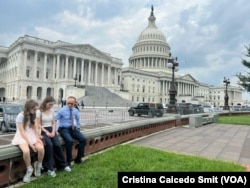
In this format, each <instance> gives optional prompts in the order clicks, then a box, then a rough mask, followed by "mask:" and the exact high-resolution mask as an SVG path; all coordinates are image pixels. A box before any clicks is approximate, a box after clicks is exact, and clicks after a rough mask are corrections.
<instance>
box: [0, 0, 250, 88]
mask: <svg viewBox="0 0 250 188" xmlns="http://www.w3.org/2000/svg"><path fill="white" fill-rule="evenodd" d="M7 2H8V3H7ZM12 3H13V2H12V1H6V2H5V1H0V11H1V14H2V16H1V17H0V22H1V23H4V24H3V25H4V27H1V28H0V41H1V42H0V45H1V46H9V45H10V44H12V43H13V42H14V41H15V40H16V39H17V38H18V37H21V36H23V35H25V34H29V35H34V36H35V37H40V38H44V39H46V40H52V41H56V40H62V41H65V42H70V43H76V44H79V43H82V44H86V43H89V44H91V45H92V46H94V47H96V48H98V49H99V50H101V51H104V52H106V53H110V54H111V55H112V56H114V57H117V58H121V59H122V60H123V62H124V64H125V65H126V66H128V58H129V56H130V55H131V54H132V47H133V45H134V44H135V42H136V40H137V38H138V36H139V35H140V33H141V32H142V31H143V30H144V29H145V28H146V27H147V25H148V17H149V15H150V12H151V5H152V4H153V5H154V14H155V16H156V25H157V27H158V29H159V30H161V31H162V32H163V33H164V34H165V36H166V38H167V42H168V44H169V45H170V47H171V52H172V54H173V55H174V56H177V57H178V59H179V63H180V67H179V68H180V70H179V72H178V74H187V73H189V74H191V75H192V76H193V77H194V78H195V79H197V80H198V81H200V82H203V83H207V84H212V85H221V84H222V80H223V77H229V78H230V79H232V83H233V82H235V83H236V81H237V80H236V79H235V76H234V75H235V73H237V72H242V71H243V72H245V71H246V68H245V67H243V66H242V65H241V63H240V62H241V58H244V57H245V56H244V54H243V52H244V50H245V48H244V46H245V45H248V44H249V30H250V22H249V18H248V17H247V16H246V15H248V13H249V12H250V4H249V3H248V1H247V0H238V1H230V3H229V2H228V1H227V0H220V1H215V0H202V1H200V0H192V1H183V0H176V1H165V0H148V1H144V0H136V1H134V0H126V1H124V0H116V1H112V0H95V1H92V0H73V1H61V0H55V1H50V0H47V1H46V0H45V1H43V4H42V3H41V4H39V2H37V3H36V4H35V3H33V4H29V6H30V8H29V9H26V8H25V7H26V6H27V3H30V1H27V0H23V1H22V3H19V4H18V9H16V10H15V12H16V14H12V11H10V10H13V5H12ZM52 3H53V5H52ZM55 5H56V6H55ZM3 7H4V8H3ZM22 10H25V11H22ZM20 11H21V12H20ZM33 12H36V14H34V13H33ZM16 20H17V21H16Z"/></svg>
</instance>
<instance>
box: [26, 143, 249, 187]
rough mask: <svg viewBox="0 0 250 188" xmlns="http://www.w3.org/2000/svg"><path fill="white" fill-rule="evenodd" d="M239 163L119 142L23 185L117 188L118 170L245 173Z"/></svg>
mask: <svg viewBox="0 0 250 188" xmlns="http://www.w3.org/2000/svg"><path fill="white" fill-rule="evenodd" d="M245 170H246V169H245V167H243V166H240V165H238V164H234V163H230V162H225V161H220V160H210V159H206V158H202V157H196V156H189V155H181V154H175V153H171V152H165V151H161V150H157V149H151V148H144V147H138V146H133V145H129V144H126V145H118V146H116V147H113V148H111V149H108V150H106V151H104V152H101V153H98V154H95V155H92V156H90V157H89V158H88V159H86V161H85V162H84V164H80V165H73V169H72V172H71V173H68V172H58V173H57V176H56V177H55V178H51V177H48V176H46V175H45V176H43V177H41V178H38V179H35V180H33V181H32V182H30V183H28V184H24V185H23V186H22V187H28V188H29V187H37V188H38V187H41V188H44V187H58V188H59V187H65V188H71V187H74V188H77V187H79V188H82V187H84V188H117V172H119V171H123V172H128V171H134V172H146V171H149V172H155V171H163V172H185V171H188V172H208V171H213V172H215V171H217V172H218V171H223V172H228V171H230V172H244V171H245Z"/></svg>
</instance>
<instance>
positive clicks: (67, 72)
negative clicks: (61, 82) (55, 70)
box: [65, 55, 69, 80]
mask: <svg viewBox="0 0 250 188" xmlns="http://www.w3.org/2000/svg"><path fill="white" fill-rule="evenodd" d="M65 58H66V63H65V79H66V80H68V79H69V57H68V56H67V55H66V57H65Z"/></svg>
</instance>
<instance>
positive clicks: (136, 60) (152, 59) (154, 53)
mask: <svg viewBox="0 0 250 188" xmlns="http://www.w3.org/2000/svg"><path fill="white" fill-rule="evenodd" d="M155 20H156V17H155V16H154V8H153V6H152V8H151V14H150V16H149V18H148V26H147V27H146V29H144V31H142V32H141V34H140V35H139V37H138V39H137V41H136V43H135V45H134V46H133V48H132V50H133V54H132V55H131V56H130V58H129V67H131V68H135V69H140V70H147V71H159V70H160V71H164V70H165V69H166V70H165V71H169V70H168V69H167V60H168V59H169V53H170V47H169V45H168V43H167V41H166V37H165V35H164V34H163V32H161V31H160V30H159V29H158V28H157V27H156V25H155Z"/></svg>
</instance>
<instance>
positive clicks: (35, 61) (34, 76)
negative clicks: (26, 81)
mask: <svg viewBox="0 0 250 188" xmlns="http://www.w3.org/2000/svg"><path fill="white" fill-rule="evenodd" d="M33 69H34V70H33V79H36V78H37V77H36V72H37V51H35V57H34V66H33Z"/></svg>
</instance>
